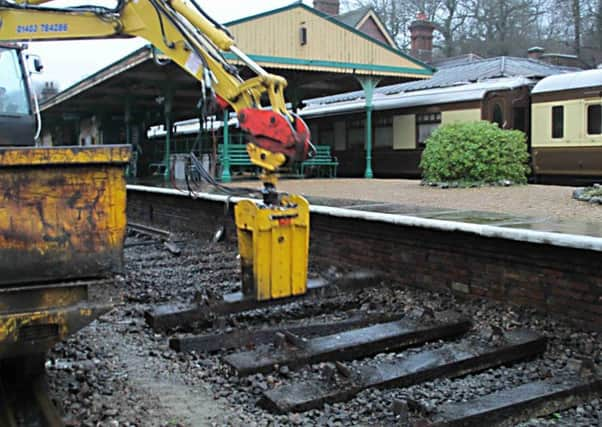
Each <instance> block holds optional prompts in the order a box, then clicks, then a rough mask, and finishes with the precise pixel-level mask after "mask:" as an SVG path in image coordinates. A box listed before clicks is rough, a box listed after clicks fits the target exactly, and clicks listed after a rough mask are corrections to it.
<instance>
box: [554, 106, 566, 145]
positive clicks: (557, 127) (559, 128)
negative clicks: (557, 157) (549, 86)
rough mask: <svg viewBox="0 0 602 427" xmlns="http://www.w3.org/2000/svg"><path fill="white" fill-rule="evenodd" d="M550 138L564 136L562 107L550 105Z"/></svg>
mask: <svg viewBox="0 0 602 427" xmlns="http://www.w3.org/2000/svg"><path fill="white" fill-rule="evenodd" d="M552 138H554V139H561V138H564V107H562V106H560V107H552Z"/></svg>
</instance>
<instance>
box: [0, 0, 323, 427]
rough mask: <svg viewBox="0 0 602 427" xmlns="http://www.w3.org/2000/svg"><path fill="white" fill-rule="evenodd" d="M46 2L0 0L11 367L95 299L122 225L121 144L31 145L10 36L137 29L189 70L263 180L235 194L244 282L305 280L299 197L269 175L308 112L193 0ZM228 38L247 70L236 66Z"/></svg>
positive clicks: (3, 301) (63, 330)
mask: <svg viewBox="0 0 602 427" xmlns="http://www.w3.org/2000/svg"><path fill="white" fill-rule="evenodd" d="M49 3H50V2H49V1H48V0H0V68H2V67H3V68H2V70H1V72H0V185H1V186H3V193H2V194H1V195H0V258H1V259H0V270H1V271H0V277H1V278H0V368H5V367H6V365H7V364H8V366H9V371H12V372H20V371H22V370H24V368H27V367H28V365H29V364H30V362H31V363H33V365H35V369H34V371H36V372H37V371H38V370H39V368H40V366H41V365H40V360H42V361H43V357H42V358H41V357H40V355H43V352H45V351H46V350H47V349H48V348H50V347H51V346H52V345H53V344H54V343H56V342H57V341H59V340H61V339H64V338H65V337H66V336H67V335H68V334H70V333H73V332H74V331H76V330H77V329H79V328H81V327H82V326H83V325H85V324H86V323H88V322H89V321H91V320H92V319H93V318H94V317H96V316H98V314H100V313H102V312H103V310H105V307H97V306H94V305H93V304H90V303H89V302H88V300H87V287H86V280H90V279H92V278H97V277H106V276H107V273H108V272H111V271H118V270H119V269H120V268H122V265H121V264H122V250H123V239H124V235H125V225H126V220H125V180H124V177H123V168H124V167H125V165H126V163H127V161H128V157H129V150H128V148H127V147H123V146H101V147H95V148H90V147H69V148H66V147H39V146H36V144H35V139H36V135H35V134H36V133H37V134H39V127H40V120H39V111H38V108H37V105H36V103H35V102H33V101H32V100H35V96H34V95H33V93H32V90H31V86H30V85H29V73H28V72H26V67H25V60H24V56H25V55H24V54H23V45H22V44H19V43H27V42H30V41H44V40H84V39H108V38H130V37H141V38H144V39H146V40H147V41H149V42H150V43H151V44H152V45H153V46H154V47H155V48H156V49H158V50H159V51H161V53H162V54H163V55H165V56H166V57H168V58H169V59H170V60H171V61H173V62H175V63H176V64H178V65H179V66H180V67H181V68H182V69H183V70H185V71H186V72H188V73H189V74H191V75H192V76H193V77H194V78H195V79H197V80H198V81H199V83H200V85H199V88H200V90H199V98H200V101H201V102H200V103H199V105H200V106H202V108H203V109H205V111H213V112H215V113H217V112H218V111H219V109H222V110H223V109H233V110H234V111H235V112H236V113H237V116H238V121H239V124H240V127H241V129H242V130H243V131H244V132H245V133H246V134H247V136H248V144H247V151H248V153H249V157H250V159H251V161H252V162H253V163H254V164H255V165H257V166H259V167H261V168H262V170H263V173H262V175H261V179H262V181H263V186H264V188H263V190H262V194H263V200H261V201H256V200H243V201H242V202H239V203H238V204H237V206H236V208H235V221H236V225H237V231H238V244H239V252H240V255H241V264H242V266H241V267H242V289H243V294H244V296H245V297H246V298H249V299H253V300H257V301H265V300H270V299H276V298H285V297H291V296H295V295H302V294H304V293H305V292H306V290H307V285H306V282H307V263H308V250H309V206H308V203H307V201H306V200H305V199H304V198H302V197H300V196H298V195H288V194H286V195H285V194H280V193H278V192H277V190H276V182H277V173H278V171H279V169H280V168H282V167H285V166H289V165H290V164H292V163H294V162H299V161H303V160H305V159H306V158H307V157H308V156H310V155H311V152H312V150H313V146H312V145H311V142H310V133H309V130H308V128H307V126H306V124H305V123H304V122H303V121H302V120H301V119H300V118H299V117H298V116H296V115H295V114H293V113H292V112H290V111H288V110H287V108H286V105H285V100H284V90H285V88H286V85H287V82H286V80H285V79H284V78H282V77H280V76H276V75H273V74H269V73H267V72H266V71H265V70H264V69H262V68H261V67H260V66H259V65H258V64H256V63H255V62H254V61H252V60H251V59H250V58H249V57H248V56H247V55H245V54H244V53H243V52H241V51H240V50H239V49H238V48H237V46H236V44H235V42H234V39H233V37H232V36H231V35H230V34H229V32H228V30H227V29H226V28H224V27H222V26H221V25H220V24H218V23H217V22H215V21H214V20H212V19H211V18H210V17H209V16H208V15H207V14H206V13H205V12H204V11H203V10H202V9H201V8H200V7H199V6H198V5H197V4H196V3H195V2H194V1H187V0H119V1H118V3H117V5H116V6H115V7H114V8H104V7H98V6H78V7H66V8H54V7H52V6H51V5H50V4H49ZM225 52H229V53H231V54H234V55H235V56H236V57H237V58H239V59H240V61H241V62H242V63H243V64H244V65H245V66H246V67H247V68H248V69H250V70H251V71H253V72H254V73H255V76H254V77H252V78H249V79H246V80H245V79H243V78H241V77H240V75H239V74H238V72H237V69H236V68H235V67H234V66H233V65H232V64H230V63H229V62H228V61H226V60H225V59H224V53H225ZM36 123H37V125H38V126H37V127H38V131H37V132H36V131H35V127H36V126H35V125H36ZM99 177H102V179H99ZM15 361H16V364H14V363H15ZM11 366H12V368H11ZM42 366H43V365H42ZM5 371H6V369H3V372H5ZM2 375H3V374H2V373H0V425H8V426H18V425H20V422H19V419H18V417H17V416H15V413H14V411H13V412H11V411H12V409H11V402H10V399H6V396H7V390H6V388H7V387H8V388H10V387H11V384H12V385H15V384H21V385H22V383H23V381H24V380H23V379H22V377H18V378H16V379H13V381H11V382H7V381H5V378H2ZM36 378H37V377H36ZM25 381H28V380H25ZM36 381H37V380H36ZM33 393H34V394H35V395H36V396H37V397H36V399H37V400H38V401H39V402H38V403H39V406H40V408H42V409H40V413H42V414H43V415H44V416H43V417H42V418H44V420H45V421H44V423H45V424H44V423H42V424H41V425H52V426H55V425H57V426H59V425H61V421H60V419H59V418H58V417H57V416H56V415H55V414H53V411H52V410H51V409H50V408H49V403H48V400H47V399H43V398H41V397H40V395H41V394H43V393H42V392H41V391H40V389H39V388H34V389H33ZM8 395H10V393H9V394H8ZM18 401H19V397H17V398H15V397H14V396H13V403H19V402H18ZM25 412H27V411H25ZM21 413H24V412H23V410H22V408H21ZM29 424H31V425H35V424H32V423H29ZM29 424H28V425H29Z"/></svg>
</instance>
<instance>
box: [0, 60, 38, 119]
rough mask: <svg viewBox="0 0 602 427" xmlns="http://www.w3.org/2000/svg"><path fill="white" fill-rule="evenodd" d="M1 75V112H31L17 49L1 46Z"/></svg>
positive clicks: (4, 113) (12, 113) (9, 113)
mask: <svg viewBox="0 0 602 427" xmlns="http://www.w3.org/2000/svg"><path fill="white" fill-rule="evenodd" d="M0 76H2V77H1V78H0V114H2V115H15V116H21V115H29V114H31V112H30V108H29V101H28V96H27V89H26V81H25V76H24V75H23V71H22V68H21V64H20V61H19V57H18V55H17V51H16V50H14V49H5V48H0Z"/></svg>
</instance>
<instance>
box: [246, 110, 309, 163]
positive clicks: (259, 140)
mask: <svg viewBox="0 0 602 427" xmlns="http://www.w3.org/2000/svg"><path fill="white" fill-rule="evenodd" d="M291 116H292V117H293V122H292V123H291V121H290V120H289V119H288V118H287V117H286V116H284V115H283V114H281V113H278V112H275V111H272V110H258V109H256V108H245V109H243V110H241V111H240V112H239V113H238V121H239V123H240V127H241V129H243V130H244V131H245V132H248V133H249V134H250V135H251V137H252V141H251V142H253V143H254V144H256V145H257V146H259V147H261V148H263V149H264V150H268V151H270V152H272V153H282V154H284V155H285V156H286V158H287V160H288V162H289V163H290V162H302V161H303V160H305V159H307V157H308V156H309V153H310V147H311V146H312V145H311V143H310V141H309V139H310V132H309V128H308V127H307V125H306V124H305V122H304V121H303V120H302V119H301V118H300V117H299V116H297V115H296V114H292V113H291Z"/></svg>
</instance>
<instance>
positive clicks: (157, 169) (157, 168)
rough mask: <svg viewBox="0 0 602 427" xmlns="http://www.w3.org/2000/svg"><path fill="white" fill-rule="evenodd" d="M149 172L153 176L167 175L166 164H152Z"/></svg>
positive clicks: (149, 166)
mask: <svg viewBox="0 0 602 427" xmlns="http://www.w3.org/2000/svg"><path fill="white" fill-rule="evenodd" d="M148 170H149V172H150V174H151V175H155V176H156V175H164V174H165V162H161V163H150V164H149V165H148Z"/></svg>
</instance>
